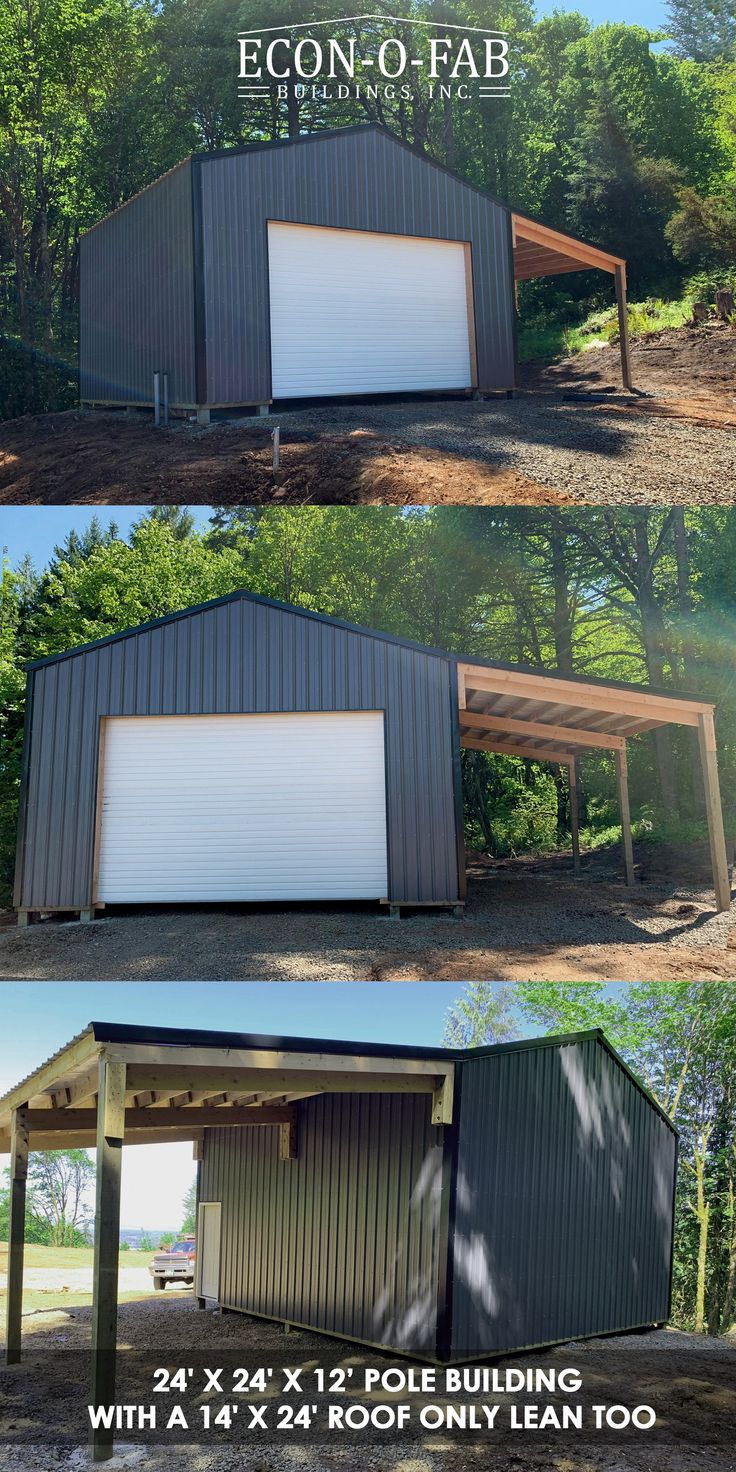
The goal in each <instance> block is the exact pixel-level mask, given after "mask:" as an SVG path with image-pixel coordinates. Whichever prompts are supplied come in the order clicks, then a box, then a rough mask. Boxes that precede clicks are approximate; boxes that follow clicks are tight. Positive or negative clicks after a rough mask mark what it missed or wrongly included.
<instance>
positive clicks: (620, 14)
mask: <svg viewBox="0 0 736 1472" xmlns="http://www.w3.org/2000/svg"><path fill="white" fill-rule="evenodd" d="M553 10H560V11H564V10H579V11H580V13H581V15H587V16H588V18H589V20H591V21H592V22H593V24H594V25H597V26H601V25H603V24H604V23H605V22H606V21H611V22H617V21H618V22H621V23H623V24H625V25H637V26H647V27H648V28H649V30H651V31H656V30H666V29H667V6H666V4H664V3H663V0H641V3H638V4H637V0H618V3H617V4H616V5H611V4H610V0H580V3H579V4H555V3H554V0H549V3H548V4H547V3H543V4H538V5H537V15H551V14H552V11H553Z"/></svg>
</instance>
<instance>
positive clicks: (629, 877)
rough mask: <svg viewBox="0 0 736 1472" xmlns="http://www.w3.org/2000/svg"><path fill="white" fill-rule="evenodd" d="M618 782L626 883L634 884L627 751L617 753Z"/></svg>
mask: <svg viewBox="0 0 736 1472" xmlns="http://www.w3.org/2000/svg"><path fill="white" fill-rule="evenodd" d="M615 760H616V782H617V784H618V805H619V810H620V813H621V842H622V844H623V850H624V869H625V872H626V883H627V884H628V885H629V886H631V885H632V884H633V883H634V849H633V845H632V842H631V811H630V808H629V765H628V759H627V756H626V752H625V751H617V752H616V758H615Z"/></svg>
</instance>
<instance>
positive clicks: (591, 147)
mask: <svg viewBox="0 0 736 1472" xmlns="http://www.w3.org/2000/svg"><path fill="white" fill-rule="evenodd" d="M334 8H335V7H333V9H334ZM337 8H338V9H339V7H337ZM388 8H389V9H393V8H395V7H392V6H389V7H388ZM402 15H404V16H408V17H410V18H411V17H414V18H416V19H422V20H430V21H436V22H437V26H438V28H439V32H440V33H442V27H443V26H446V25H448V24H452V25H456V26H461V27H462V26H463V25H467V26H478V25H481V26H493V27H495V28H497V29H499V30H504V31H507V32H508V33H509V36H510V42H511V92H510V96H509V97H506V98H503V99H486V100H478V99H477V98H476V99H475V100H474V101H472V102H470V103H469V102H464V101H460V100H458V99H456V98H453V99H451V100H448V99H444V100H443V99H442V98H435V100H430V99H429V97H428V94H427V90H426V83H425V82H424V81H418V80H417V78H418V77H419V75H420V73H419V71H418V70H417V69H414V72H413V77H412V79H411V82H412V85H411V89H410V91H411V95H410V96H409V98H408V99H403V98H398V99H397V100H396V101H395V102H393V103H386V102H384V101H383V100H382V99H378V100H372V99H371V98H369V97H362V98H361V99H360V100H359V101H356V100H354V99H349V100H347V101H345V102H343V103H337V102H334V101H329V102H325V101H321V100H316V101H315V100H313V99H306V100H303V101H299V99H298V97H297V96H296V93H295V91H294V89H293V88H292V89H291V90H290V94H289V96H288V98H287V99H286V100H284V101H281V102H280V101H278V99H277V97H276V95H275V91H274V88H273V85H272V87H271V90H270V91H268V92H267V93H266V94H264V96H263V98H262V99H260V100H258V101H254V100H253V99H249V100H248V102H247V104H246V105H244V104H243V103H242V101H239V99H238V96H237V69H238V54H237V40H236V38H237V33H238V31H239V30H242V29H253V28H255V27H259V26H264V25H268V24H271V25H273V24H276V23H278V24H285V23H287V22H290V21H291V22H297V21H298V22H304V21H308V20H310V19H322V18H326V17H329V16H330V7H328V6H327V5H325V4H323V3H314V0H312V3H309V0H307V3H302V0H300V3H299V4H296V3H295V0H284V3H283V4H281V3H280V4H279V5H278V7H277V8H274V7H273V5H272V4H271V3H269V4H268V5H266V4H265V3H263V0H260V3H258V0H255V3H253V0H250V3H249V0H245V3H243V0H0V55H2V58H3V65H2V72H1V73H0V418H1V417H5V418H11V417H14V416H16V415H19V414H22V413H25V412H42V411H44V410H47V409H63V408H66V407H68V406H70V405H72V404H73V403H74V401H75V398H76V393H77V381H76V363H77V302H78V270H79V239H80V235H81V234H82V232H83V231H85V230H86V229H88V228H89V227H90V226H91V225H93V224H94V223H95V222H96V221H97V220H99V219H101V218H102V217H103V216H104V215H105V214H107V213H108V212H109V211H110V210H113V209H115V208H117V207H118V206H119V205H120V204H122V203H123V202H124V201H125V200H126V199H128V198H130V196H131V195H132V194H135V193H136V192H137V191H138V190H140V189H142V188H144V187H145V186H146V185H147V184H150V183H151V181H152V180H154V179H155V178H157V177H158V176H159V175H160V174H162V173H163V172H164V171H165V170H166V169H168V168H170V167H171V166H172V165H173V164H175V163H177V162H178V161H179V160H180V159H181V158H182V157H184V156H185V155H186V154H188V153H191V152H192V151H195V150H213V149H218V148H227V147H230V146H232V145H235V144H239V143H243V142H247V141H254V140H259V139H273V138H279V137H285V136H295V135H296V134H297V133H299V132H304V131H312V130H315V129H320V128H324V127H342V126H347V125H350V124H354V123H359V122H368V121H377V122H380V123H383V124H384V125H385V126H387V127H389V128H391V129H392V130H393V131H394V132H396V133H397V134H398V135H399V136H400V137H402V138H403V139H405V140H406V141H407V142H409V143H411V144H412V145H413V146H414V147H416V148H418V149H419V150H420V151H422V152H426V153H428V154H430V155H431V156H433V157H434V158H436V159H438V160H439V161H440V162H442V163H445V164H446V165H447V166H448V167H449V168H451V169H454V170H457V171H458V172H459V173H460V174H461V175H463V176H464V177H466V178H468V179H470V180H471V181H472V182H473V183H475V184H477V185H480V186H481V187H483V188H485V189H487V190H489V191H491V192H492V193H495V194H497V195H498V196H500V197H501V198H503V199H504V200H506V201H507V202H509V203H511V204H513V205H516V206H517V207H518V208H519V209H522V210H525V211H527V212H528V213H531V214H532V215H536V216H539V217H540V218H542V219H543V220H544V221H545V222H546V223H547V224H549V225H552V226H558V227H560V228H562V229H567V230H571V231H572V232H573V233H575V234H578V235H580V236H582V237H583V238H584V239H588V240H590V241H592V242H594V243H598V244H600V245H602V246H605V247H606V248H607V249H608V250H610V251H613V252H615V253H618V254H620V255H623V256H625V257H626V258H627V259H628V261H629V274H630V282H629V285H630V300H631V302H632V303H633V306H632V308H631V314H630V325H631V326H632V328H633V329H634V330H636V327H637V325H643V326H646V325H647V324H650V323H652V322H654V323H659V324H663V325H664V324H668V325H678V324H679V323H680V322H682V321H684V320H686V318H687V316H688V315H689V312H690V310H691V306H692V303H693V301H695V300H701V299H702V300H706V301H712V300H713V297H714V293H715V290H716V289H717V288H718V287H721V286H729V285H730V286H731V287H734V286H736V280H735V279H734V276H735V274H736V189H735V188H734V186H735V185H736V49H735V48H736V11H735V10H734V3H733V0H671V4H670V8H669V22H668V24H667V26H666V27H665V31H663V32H662V33H660V32H652V31H650V30H647V29H646V28H645V27H643V26H638V25H624V24H620V23H616V22H611V23H609V24H605V25H599V26H593V25H592V24H591V22H590V21H589V20H588V19H586V17H584V16H583V15H581V14H579V13H578V12H576V11H574V10H569V11H561V12H556V11H555V12H554V13H553V14H551V15H547V16H545V17H543V18H541V19H539V18H537V17H536V15H535V10H534V5H533V3H532V0H498V3H496V4H494V5H492V6H490V7H485V6H484V7H481V8H480V9H479V8H478V7H477V6H476V5H475V4H473V3H468V0H432V3H429V4H427V3H426V0H421V3H419V0H410V3H409V4H408V5H405V6H404V7H403V8H402ZM395 29H396V28H395V26H392V25H391V24H390V23H388V22H386V23H384V22H380V21H379V22H376V21H373V22H362V23H361V24H359V25H357V26H355V25H352V26H351V27H350V34H357V38H358V53H359V54H360V50H361V46H362V45H367V44H368V43H369V42H370V43H371V44H372V45H373V46H375V44H376V41H377V40H378V39H380V37H381V36H383V35H385V34H391V33H392V32H393V31H394V30H395ZM335 34H336V37H337V38H338V39H339V37H340V35H341V29H340V27H339V26H338V27H336V28H335ZM431 34H433V32H432V31H431V30H426V29H419V28H415V29H414V30H412V28H411V27H408V26H407V27H403V29H402V36H403V38H404V39H405V41H406V43H407V46H408V47H410V48H411V49H410V53H409V54H410V55H416V54H421V53H422V50H423V49H424V50H426V48H427V45H428V39H427V38H428V36H430V35H431ZM346 36H347V32H346ZM346 36H345V37H343V39H346ZM409 70H410V71H411V70H412V69H411V68H409ZM421 75H422V77H423V76H424V75H425V73H424V72H423V73H422V74H421ZM360 79H361V78H360V75H359V77H358V80H360ZM363 80H369V81H370V80H373V73H372V72H371V73H370V74H368V73H366V74H365V76H364V77H363ZM317 81H319V77H318V78H317ZM520 310H521V322H522V333H521V349H522V355H526V356H537V355H541V356H545V355H550V354H553V353H554V352H555V351H559V350H560V349H562V348H564V347H565V346H566V345H568V346H569V345H573V346H575V345H577V344H578V343H579V342H580V340H581V339H580V333H579V331H577V329H578V328H579V326H580V324H583V325H584V329H585V332H586V333H587V334H588V337H587V338H585V339H584V340H586V341H595V340H598V339H597V338H596V337H595V336H590V334H596V333H597V334H599V335H601V334H602V337H603V339H604V340H605V339H606V337H607V336H608V337H610V336H611V335H613V334H614V333H615V331H616V323H615V314H614V313H613V311H612V308H611V302H610V281H608V280H607V279H606V280H604V279H603V278H602V277H600V276H599V275H598V273H592V272H587V273H579V274H573V275H570V276H565V277H564V278H549V279H547V280H546V281H542V282H531V283H524V284H522V288H521V293H520Z"/></svg>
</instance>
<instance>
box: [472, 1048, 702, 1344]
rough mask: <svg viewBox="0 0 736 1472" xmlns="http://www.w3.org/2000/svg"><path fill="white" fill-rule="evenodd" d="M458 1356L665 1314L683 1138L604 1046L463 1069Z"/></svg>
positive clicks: (525, 1053) (534, 1052) (517, 1054)
mask: <svg viewBox="0 0 736 1472" xmlns="http://www.w3.org/2000/svg"><path fill="white" fill-rule="evenodd" d="M460 1099H461V1103H460V1126H459V1154H458V1166H457V1204H456V1215H455V1224H454V1232H453V1263H452V1304H453V1309H452V1358H453V1359H465V1358H472V1357H474V1356H476V1355H480V1354H494V1353H497V1352H499V1351H506V1350H511V1349H520V1348H523V1347H525V1346H530V1345H536V1344H549V1343H554V1342H556V1341H559V1340H564V1339H568V1338H576V1337H579V1336H582V1335H590V1334H600V1333H605V1332H608V1331H613V1330H617V1329H625V1328H633V1327H635V1326H637V1325H643V1324H651V1323H657V1322H659V1321H660V1320H663V1319H666V1318H667V1316H668V1313H669V1284H670V1265H671V1264H670V1259H671V1237H672V1206H673V1186H674V1172H675V1160H676V1137H675V1135H674V1133H673V1132H672V1130H670V1129H669V1127H668V1126H667V1124H666V1123H665V1122H664V1120H663V1119H662V1118H661V1116H660V1115H659V1114H658V1113H657V1111H656V1110H655V1109H654V1108H653V1107H652V1105H651V1104H650V1103H649V1102H648V1101H647V1099H646V1098H645V1096H644V1095H643V1094H642V1093H641V1091H640V1090H639V1089H637V1087H636V1086H635V1084H634V1083H633V1082H632V1081H631V1079H630V1078H629V1077H628V1076H627V1074H626V1073H625V1072H624V1071H623V1069H622V1068H621V1067H620V1066H619V1064H618V1063H617V1062H616V1061H615V1059H614V1058H613V1057H612V1056H611V1054H610V1053H609V1052H608V1051H607V1049H606V1048H605V1047H604V1046H603V1045H602V1044H601V1043H599V1042H597V1041H596V1040H595V1039H590V1040H586V1041H584V1042H580V1043H568V1044H565V1045H564V1046H559V1045H554V1046H553V1045H550V1046H549V1047H532V1048H528V1049H520V1050H514V1051H510V1052H508V1053H499V1054H496V1055H495V1056H491V1057H488V1058H484V1059H477V1060H473V1061H471V1062H467V1063H463V1064H462V1066H461V1083H460Z"/></svg>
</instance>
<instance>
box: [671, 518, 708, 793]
mask: <svg viewBox="0 0 736 1472" xmlns="http://www.w3.org/2000/svg"><path fill="white" fill-rule="evenodd" d="M672 531H673V534H674V542H675V561H676V566H677V602H678V605H679V609H680V614H681V616H682V624H683V630H682V636H681V637H682V669H683V674H684V678H685V688H686V689H687V690H688V691H689V692H692V693H694V692H695V690H696V688H697V683H698V682H697V672H696V664H695V654H694V651H693V647H692V642H691V641H692V624H691V618H692V611H693V602H692V594H691V590H690V548H689V546H688V540H687V528H686V526H685V511H684V508H683V507H682V506H673V507H672ZM687 740H688V743H689V746H690V780H691V798H692V811H693V813H695V814H697V815H698V816H699V817H702V816H703V814H704V812H705V803H704V794H703V775H702V772H701V769H700V746H699V743H698V733H697V731H693V730H689V731H688V732H687Z"/></svg>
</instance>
